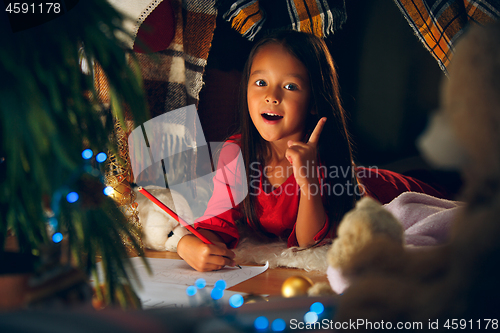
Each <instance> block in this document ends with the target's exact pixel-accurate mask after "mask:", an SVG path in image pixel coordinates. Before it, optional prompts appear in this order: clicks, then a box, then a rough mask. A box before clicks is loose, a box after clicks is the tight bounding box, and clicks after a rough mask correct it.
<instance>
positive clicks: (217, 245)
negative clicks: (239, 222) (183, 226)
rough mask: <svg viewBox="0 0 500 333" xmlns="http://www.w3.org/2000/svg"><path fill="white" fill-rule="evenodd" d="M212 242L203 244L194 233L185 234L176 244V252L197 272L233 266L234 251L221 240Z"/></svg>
mask: <svg viewBox="0 0 500 333" xmlns="http://www.w3.org/2000/svg"><path fill="white" fill-rule="evenodd" d="M212 243H213V244H205V243H203V242H202V241H201V240H200V239H199V238H198V237H196V236H194V235H186V236H184V237H182V238H181V240H180V241H179V244H177V254H178V255H179V256H180V257H181V258H182V259H184V260H185V261H186V262H187V263H188V264H189V265H190V266H191V267H193V268H194V269H196V270H197V271H199V272H208V271H216V270H219V269H222V268H223V267H224V266H226V265H228V266H234V265H235V262H234V260H233V259H234V257H235V254H234V252H233V251H231V250H228V248H227V246H226V244H224V243H222V242H219V241H212Z"/></svg>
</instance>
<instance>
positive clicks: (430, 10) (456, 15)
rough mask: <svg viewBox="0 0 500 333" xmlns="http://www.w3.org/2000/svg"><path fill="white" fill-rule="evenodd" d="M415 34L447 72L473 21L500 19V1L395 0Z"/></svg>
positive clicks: (486, 21)
mask: <svg viewBox="0 0 500 333" xmlns="http://www.w3.org/2000/svg"><path fill="white" fill-rule="evenodd" d="M394 2H395V3H396V5H397V6H398V7H399V9H400V10H401V12H402V13H403V15H404V17H405V18H406V20H407V21H408V23H409V24H410V26H411V27H412V28H413V30H414V32H415V34H416V35H417V37H418V38H419V39H420V41H421V42H422V43H423V44H424V46H425V47H426V48H427V50H429V52H430V53H431V54H432V56H433V57H434V58H436V60H437V62H438V64H439V67H441V69H442V70H443V71H444V72H445V73H446V74H447V70H446V67H447V66H448V64H449V62H450V60H451V57H452V55H453V53H454V50H455V48H454V45H455V43H456V41H457V39H458V38H459V37H460V36H461V35H462V33H463V32H464V29H465V28H466V27H467V25H468V24H469V23H476V24H486V23H489V22H492V21H496V20H498V19H499V18H500V1H498V0H394Z"/></svg>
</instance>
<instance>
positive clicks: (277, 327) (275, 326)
mask: <svg viewBox="0 0 500 333" xmlns="http://www.w3.org/2000/svg"><path fill="white" fill-rule="evenodd" d="M285 328H286V323H285V321H284V320H283V319H281V318H278V319H275V320H274V321H273V323H272V324H271V329H272V330H273V332H282V331H284V330H285Z"/></svg>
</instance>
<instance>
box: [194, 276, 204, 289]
mask: <svg viewBox="0 0 500 333" xmlns="http://www.w3.org/2000/svg"><path fill="white" fill-rule="evenodd" d="M194 285H195V286H196V287H197V288H198V289H203V288H205V286H206V285H207V281H205V279H201V278H200V279H198V280H196V282H195V283H194Z"/></svg>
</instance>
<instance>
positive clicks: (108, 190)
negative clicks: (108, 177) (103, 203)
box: [103, 186, 114, 195]
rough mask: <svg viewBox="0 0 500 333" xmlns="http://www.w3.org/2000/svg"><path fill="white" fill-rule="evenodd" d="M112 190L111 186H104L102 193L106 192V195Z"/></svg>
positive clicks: (111, 192)
mask: <svg viewBox="0 0 500 333" xmlns="http://www.w3.org/2000/svg"><path fill="white" fill-rule="evenodd" d="M113 191H114V190H113V188H112V187H111V186H106V187H105V188H104V190H103V192H104V194H106V195H111V194H113Z"/></svg>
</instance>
